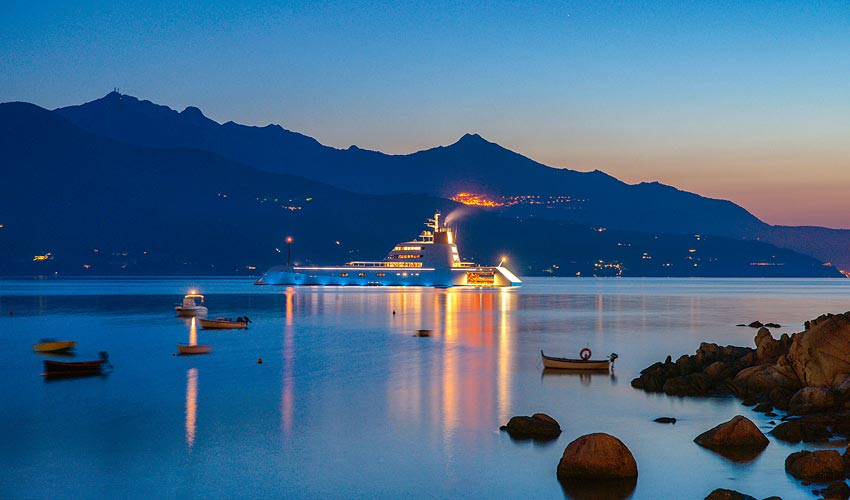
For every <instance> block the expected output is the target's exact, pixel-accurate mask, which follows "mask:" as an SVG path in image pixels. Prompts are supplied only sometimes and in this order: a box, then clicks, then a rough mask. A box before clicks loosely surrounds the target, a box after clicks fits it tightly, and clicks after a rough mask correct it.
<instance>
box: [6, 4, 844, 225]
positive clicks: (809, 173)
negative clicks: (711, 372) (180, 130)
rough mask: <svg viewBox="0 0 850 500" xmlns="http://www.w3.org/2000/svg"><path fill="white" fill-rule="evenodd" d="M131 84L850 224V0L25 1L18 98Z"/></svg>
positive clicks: (241, 115) (135, 89)
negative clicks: (475, 141)
mask: <svg viewBox="0 0 850 500" xmlns="http://www.w3.org/2000/svg"><path fill="white" fill-rule="evenodd" d="M113 87H119V88H120V89H121V91H122V92H123V93H128V94H131V95H134V96H137V97H139V98H142V99H149V100H151V101H154V102H157V103H160V104H165V105H168V106H171V107H173V108H176V109H183V108H184V107H185V106H189V105H194V106H198V107H200V108H201V109H202V110H203V111H204V112H205V113H206V114H207V115H208V116H210V117H211V118H213V119H216V120H218V121H228V120H233V121H237V122H241V123H246V124H255V125H264V124H266V123H270V122H272V123H279V124H281V125H282V126H284V127H286V128H288V129H290V130H295V131H299V132H302V133H305V134H307V135H310V136H312V137H315V138H317V139H318V140H319V141H321V142H322V143H324V144H328V145H331V146H337V147H347V146H348V145H350V144H357V145H358V146H360V147H363V148H368V149H376V150H381V151H385V152H389V153H408V152H412V151H415V150H419V149H424V148H428V147H433V146H435V145H440V144H449V143H452V142H454V141H455V140H457V138H459V137H460V136H461V135H463V134H464V133H465V132H478V133H480V134H481V135H482V136H484V137H485V138H487V139H489V140H491V141H494V142H498V143H499V144H502V145H503V146H505V147H507V148H509V149H513V150H515V151H517V152H520V153H522V154H525V155H527V156H529V157H531V158H534V159H536V160H538V161H541V162H543V163H546V164H548V165H551V166H555V167H569V168H573V169H577V170H592V169H600V170H604V171H606V172H608V173H609V174H611V175H614V176H616V177H618V178H620V179H623V180H625V181H627V182H640V181H652V180H659V181H661V182H664V183H666V184H671V185H674V186H677V187H679V188H682V189H687V190H689V191H694V192H697V193H700V194H703V195H706V196H711V197H718V198H726V199H731V200H733V201H735V202H737V203H739V204H741V205H743V206H744V207H745V208H747V209H749V210H750V211H751V212H753V213H754V214H755V215H757V216H758V217H760V218H762V219H763V220H765V221H766V222H769V223H772V224H788V225H824V226H829V227H840V228H850V196H848V194H850V2H848V1H846V0H845V1H835V2H829V1H820V2H810V1H796V2H791V1H764V2H762V1H747V2H739V1H736V2H714V1H701V2H694V3H687V2H653V3H647V4H643V3H642V2H628V1H623V2H588V1H581V2H567V1H559V2H538V3H536V5H534V6H529V5H526V4H525V3H524V2H504V1H470V2H464V3H454V2H442V1H416V2H395V1H391V2H368V3H367V2H281V1H271V2H262V1H243V2H221V3H220V4H218V5H216V4H214V3H213V2H198V1H191V0H187V1H183V2H173V3H172V2H157V1H149V2H137V1H124V0H117V1H111V2H93V1H79V2H65V1H63V2H51V1H48V2H28V1H26V2H21V1H17V0H12V1H11V3H9V2H8V1H7V2H5V3H4V6H3V8H2V15H0V101H29V102H34V103H36V104H38V105H41V106H44V107H47V108H55V107H59V106H65V105H69V104H78V103H81V102H85V101H89V100H92V99H95V98H98V97H101V96H102V95H104V94H106V93H107V92H108V91H110V90H112V88H113Z"/></svg>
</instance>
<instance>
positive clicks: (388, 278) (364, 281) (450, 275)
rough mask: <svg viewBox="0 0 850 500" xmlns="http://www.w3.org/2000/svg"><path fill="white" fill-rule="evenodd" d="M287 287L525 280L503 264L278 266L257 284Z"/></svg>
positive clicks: (499, 283)
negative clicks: (412, 266) (491, 265)
mask: <svg viewBox="0 0 850 500" xmlns="http://www.w3.org/2000/svg"><path fill="white" fill-rule="evenodd" d="M255 284H257V285H287V286H299V285H303V286H423V287H442V288H447V287H454V286H480V287H509V286H520V285H522V281H520V279H519V278H517V277H516V276H515V275H514V274H513V273H511V272H510V271H509V270H508V269H506V268H504V267H498V266H495V267H453V268H448V269H434V268H410V269H404V268H385V267H349V266H340V267H296V266H275V267H273V268H271V269H269V270H268V271H266V273H265V274H264V275H263V276H262V277H261V278H260V279H259V280H257V282H256V283H255Z"/></svg>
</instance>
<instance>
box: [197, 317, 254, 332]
mask: <svg viewBox="0 0 850 500" xmlns="http://www.w3.org/2000/svg"><path fill="white" fill-rule="evenodd" d="M198 322H199V323H200V324H201V328H203V329H204V330H245V329H247V328H248V322H247V321H228V320H223V319H201V320H198Z"/></svg>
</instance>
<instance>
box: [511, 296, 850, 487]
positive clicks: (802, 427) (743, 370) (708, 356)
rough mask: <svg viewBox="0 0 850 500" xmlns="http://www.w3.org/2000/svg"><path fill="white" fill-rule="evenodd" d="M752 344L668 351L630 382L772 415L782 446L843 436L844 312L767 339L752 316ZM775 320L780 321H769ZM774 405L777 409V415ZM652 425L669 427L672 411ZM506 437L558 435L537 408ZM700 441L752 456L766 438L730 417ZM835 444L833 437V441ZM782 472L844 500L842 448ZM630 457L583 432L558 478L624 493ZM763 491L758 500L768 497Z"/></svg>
mask: <svg viewBox="0 0 850 500" xmlns="http://www.w3.org/2000/svg"><path fill="white" fill-rule="evenodd" d="M746 326H753V327H758V328H759V329H758V332H757V333H756V335H755V338H754V343H755V347H754V348H753V347H739V346H723V347H721V346H719V345H717V344H710V343H702V344H700V346H699V348H698V349H697V350H696V353H695V354H693V355H683V356H680V357H679V358H678V359H677V360H676V361H673V359H672V358H671V357H670V356H667V359H666V360H665V361H663V362H658V363H655V364H653V365H651V366H649V367H647V368H645V369H644V370H642V371H641V372H640V376H639V377H637V378H635V379H634V380H632V382H631V385H632V387H635V388H637V389H641V390H644V391H647V392H659V393H660V392H663V393H665V394H667V395H670V396H681V397H685V396H691V397H700V396H714V395H734V396H736V397H738V398H740V399H741V400H742V402H743V404H744V405H746V406H752V407H753V408H752V410H753V411H755V412H762V413H764V414H765V415H766V416H769V417H777V420H778V421H779V423H777V422H776V421H771V422H770V423H771V424H772V425H774V427H773V429H771V430H770V432H769V434H770V435H771V436H772V437H773V438H774V439H779V440H782V441H786V442H789V443H799V442H805V443H819V444H820V445H821V446H820V447H821V448H824V444H825V446H826V447H828V446H829V442H830V441H832V440H833V439H841V440H843V443H845V444H844V445H842V447H843V446H846V442H847V441H848V440H850V312H846V313H843V314H825V315H822V316H820V317H818V318H816V319H813V320H811V321H807V322H806V323H805V326H804V330H803V331H801V332H798V333H794V334H792V335H788V334H782V335H781V336H780V337H779V338H778V339H775V338H774V337H773V335H772V334H771V333H770V330H769V329H768V328H766V327H765V326H762V325H761V323H760V322H754V323H751V324H750V325H746ZM777 326H778V325H777ZM775 411H781V412H783V413H784V414H785V415H784V416H782V417H781V418H780V416H779V414H777V413H775ZM655 421H656V422H659V423H666V424H675V423H676V419H675V418H674V417H659V418H657V419H655ZM502 430H505V431H507V432H508V433H509V434H510V435H511V437H512V438H513V439H534V440H540V441H548V440H552V439H556V438H557V437H558V436H559V435H560V434H561V427H560V424H558V422H557V421H556V420H555V419H553V418H552V417H550V416H549V415H546V414H542V413H536V414H534V415H532V416H517V417H513V418H511V419H510V421H509V422H508V424H507V425H505V426H502ZM694 442H696V443H697V444H698V445H700V446H702V447H704V448H707V449H710V450H712V451H714V452H716V453H718V454H720V455H721V456H723V457H725V458H727V459H729V460H733V461H749V460H753V459H754V458H756V457H757V456H758V455H759V454H760V453H761V452H762V451H763V450H764V449H765V448H766V447H767V446H768V445H769V444H770V440H769V439H768V437H767V436H765V435H764V433H762V431H761V430H760V429H759V428H758V426H756V425H755V424H754V423H753V422H752V421H751V420H749V419H748V418H746V417H745V416H742V415H738V416H736V417H734V418H732V419H731V420H729V421H728V422H723V423H721V424H719V425H717V426H716V427H714V428H712V429H709V430H707V431H705V432H703V433H702V434H700V435H699V436H696V437H695V438H694ZM835 445H836V446H835V447H838V443H835ZM785 471H786V472H787V473H788V474H789V475H791V476H792V477H794V478H796V479H797V480H799V481H800V482H801V484H802V485H804V486H812V493H813V494H814V495H817V496H819V497H820V498H823V499H840V500H848V499H850V486H848V485H847V483H846V482H845V480H846V479H847V478H850V446H848V447H847V449H846V450H844V453H843V454H842V453H841V452H839V451H838V450H836V449H817V450H815V451H809V450H803V451H798V452H795V453H792V454H790V455H789V456H788V457H787V458H786V460H785ZM637 475H638V469H637V463H636V462H635V460H634V457H633V456H632V454H631V452H630V451H629V449H628V448H627V447H626V446H625V445H624V444H623V443H622V442H621V441H620V440H619V439H617V438H616V437H614V436H611V435H608V434H604V433H596V434H588V435H584V436H581V437H579V438H578V439H576V440H575V441H573V442H571V443H570V444H569V445H568V446H567V448H566V449H565V450H564V454H563V456H562V458H561V461H560V463H559V464H558V469H557V476H558V480H559V481H560V482H561V485H562V487H563V489H564V493H565V494H566V495H567V497H569V498H574V499H585V498H586V499H596V500H598V499H602V498H606V499H607V498H610V499H624V498H627V497H629V496H630V495H631V494H632V492H633V491H634V489H635V485H636V482H637ZM776 499H779V500H781V499H780V498H779V497H770V498H769V499H766V500H776ZM706 500H755V499H754V498H753V497H751V496H749V495H746V494H744V493H740V492H737V491H733V490H727V489H721V488H719V489H716V490H714V491H712V492H711V493H710V494H709V495H708V496H707V497H706Z"/></svg>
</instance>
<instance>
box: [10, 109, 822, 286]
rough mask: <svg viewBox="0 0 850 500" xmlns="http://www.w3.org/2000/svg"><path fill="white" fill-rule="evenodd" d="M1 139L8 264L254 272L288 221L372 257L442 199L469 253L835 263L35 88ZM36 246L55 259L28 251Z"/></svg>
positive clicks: (313, 241)
mask: <svg viewBox="0 0 850 500" xmlns="http://www.w3.org/2000/svg"><path fill="white" fill-rule="evenodd" d="M120 97H121V96H118V95H111V96H107V98H108V99H118V98H120ZM121 100H123V98H122V99H121ZM131 104H132V102H131ZM141 109H142V110H144V113H141V114H138V115H136V116H138V117H139V120H140V122H144V121H145V120H148V122H149V124H148V126H147V127H139V130H140V133H141V132H142V131H143V132H144V133H146V134H149V136H151V137H154V136H156V135H157V134H159V135H160V136H161V137H163V140H165V139H166V138H167V134H165V133H163V130H167V129H160V130H158V131H157V130H150V129H149V128H148V127H152V125H150V124H151V123H159V120H160V118H159V117H161V116H166V117H170V118H169V119H171V120H173V119H174V117H175V115H176V116H177V117H178V118H177V120H178V122H177V123H179V124H180V127H179V130H178V129H171V130H172V132H173V133H174V134H175V136H180V134H182V133H183V132H182V131H185V130H192V128H193V127H194V128H195V129H197V128H202V129H210V130H213V132H211V133H210V134H223V132H221V130H222V127H226V126H227V125H218V124H215V122H212V123H210V122H211V120H208V119H207V118H205V117H204V116H203V114H202V113H200V111H198V110H196V109H191V108H190V109H187V110H186V111H184V112H183V113H176V112H174V111H172V110H169V109H168V108H164V107H161V106H155V105H145V106H144V107H143V108H141ZM152 117H156V118H152ZM107 118H108V117H102V118H100V120H106V119H107ZM138 123H139V122H137V123H135V124H124V125H122V127H124V129H126V130H130V129H131V128H132V127H133V126H138ZM161 125H162V126H165V124H161ZM116 126H117V124H116ZM231 127H232V128H233V129H234V130H239V131H241V132H245V131H246V130H248V131H251V133H250V134H248V133H247V132H246V135H248V136H250V137H252V138H253V137H255V135H254V132H257V131H259V133H260V134H262V133H270V134H272V135H274V136H275V137H280V136H281V135H280V131H279V129H277V128H275V127H272V128H269V127H264V128H262V129H257V130H252V129H251V128H250V127H242V126H239V125H231ZM114 135H115V134H113V136H114ZM284 136H286V137H289V138H291V139H292V140H294V141H297V142H299V143H300V144H310V143H313V144H315V141H312V140H311V139H309V138H305V137H304V136H300V135H298V134H291V135H286V134H284ZM213 137H214V136H213V135H208V136H207V138H208V140H210V139H211V138H213ZM252 140H254V139H252ZM491 144H492V143H487V142H486V141H484V140H483V139H481V138H480V137H475V136H469V137H465V138H464V139H463V141H461V144H460V145H459V146H458V147H470V145H472V146H475V147H477V146H476V145H483V146H484V147H487V148H491V149H494V145H491ZM451 148H452V147H451V146H450V147H446V148H443V150H450V149H451ZM495 148H498V146H495ZM494 150H495V149H494ZM0 151H2V160H3V165H4V182H3V183H0V224H2V227H0V275H52V274H54V273H59V274H72V275H86V274H92V275H168V274H177V275H198V274H210V275H222V274H223V275H234V274H254V275H256V274H258V273H260V272H262V271H263V270H264V269H265V268H267V267H269V266H271V265H273V264H278V263H280V262H281V261H282V252H281V247H282V246H283V245H284V244H283V240H284V238H285V237H286V236H287V235H292V236H294V237H295V241H296V243H295V245H294V247H295V250H294V252H293V254H294V256H295V258H296V260H297V261H298V262H301V263H313V264H338V263H341V262H347V261H349V260H374V259H380V258H382V257H383V256H384V255H385V253H386V252H387V251H388V250H389V248H391V247H392V246H393V245H394V244H395V243H397V242H399V241H405V240H408V239H411V238H413V237H415V235H416V234H417V233H418V232H419V230H420V229H421V227H422V226H421V223H422V222H423V221H424V220H425V218H426V217H428V216H430V215H431V214H433V211H434V210H441V211H442V212H443V213H444V214H446V215H447V216H450V217H451V216H452V215H453V212H454V213H457V212H455V211H456V210H459V211H462V212H463V213H464V214H465V215H464V216H463V217H460V218H457V219H455V222H453V225H454V226H455V227H456V229H457V231H458V234H459V243H460V244H461V252H462V257H464V258H467V259H469V260H474V261H478V262H481V263H484V264H494V263H496V262H498V261H499V259H500V256H501V255H504V254H507V255H510V257H511V263H512V264H511V265H512V267H513V268H514V269H515V270H516V271H517V272H518V273H520V274H521V275H535V274H552V275H565V276H573V275H575V274H576V273H581V274H582V275H612V274H620V273H622V274H624V275H632V276H834V275H837V272H836V271H835V270H834V269H833V268H831V267H824V266H822V265H821V264H820V262H819V261H818V260H816V259H813V258H811V257H808V256H805V255H802V254H799V253H795V252H792V251H789V250H784V249H780V248H777V247H775V246H772V245H768V244H765V243H761V242H756V241H737V240H733V239H727V238H721V237H703V238H701V239H695V237H694V236H692V235H676V234H657V233H656V234H649V233H641V232H629V231H618V230H613V229H610V230H607V231H602V230H601V229H599V228H595V227H589V226H586V225H581V224H576V223H573V222H570V221H564V220H547V219H544V218H535V217H528V218H516V217H512V216H511V217H506V216H505V215H504V214H500V213H496V212H489V211H485V210H481V209H477V208H473V207H467V206H463V205H460V204H457V203H455V202H452V201H449V200H446V199H442V198H438V197H434V196H430V195H427V194H410V193H407V194H368V193H357V192H352V191H348V190H344V189H340V188H338V187H334V186H330V185H328V184H324V183H321V182H318V181H315V180H311V179H307V178H305V177H300V176H294V175H288V174H281V173H273V172H268V171H264V170H260V169H257V168H254V167H252V166H249V165H247V164H245V163H242V162H237V161H234V160H232V159H230V158H227V157H225V156H224V155H222V154H218V153H215V152H211V151H209V150H205V149H202V148H197V147H195V148H190V147H185V146H178V145H176V144H174V143H171V144H169V145H163V146H161V147H142V146H140V145H139V144H130V143H127V142H124V141H119V140H116V139H115V138H114V137H111V138H110V137H104V136H101V135H99V134H96V133H93V132H92V131H91V130H90V129H89V130H84V129H83V128H81V127H79V126H77V125H74V124H73V123H71V122H70V121H69V120H67V119H66V118H65V117H64V116H63V115H62V114H60V113H56V112H51V111H48V110H45V109H42V108H40V107H38V106H35V105H32V104H27V103H6V104H0ZM336 151H339V150H336ZM359 151H360V152H362V154H368V155H380V154H379V153H373V152H366V151H363V150H359ZM430 153H431V154H433V153H434V150H430ZM383 156H386V155H383ZM520 160H521V161H527V160H522V158H521V157H520ZM603 177H604V174H598V173H597V174H591V175H588V176H587V178H591V179H592V178H603ZM284 251H285V250H284ZM48 254H49V255H48ZM38 255H41V256H46V260H34V256H38ZM753 262H756V263H761V264H764V265H763V266H762V265H759V266H753V265H752V263H753Z"/></svg>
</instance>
